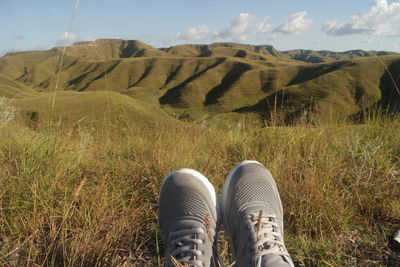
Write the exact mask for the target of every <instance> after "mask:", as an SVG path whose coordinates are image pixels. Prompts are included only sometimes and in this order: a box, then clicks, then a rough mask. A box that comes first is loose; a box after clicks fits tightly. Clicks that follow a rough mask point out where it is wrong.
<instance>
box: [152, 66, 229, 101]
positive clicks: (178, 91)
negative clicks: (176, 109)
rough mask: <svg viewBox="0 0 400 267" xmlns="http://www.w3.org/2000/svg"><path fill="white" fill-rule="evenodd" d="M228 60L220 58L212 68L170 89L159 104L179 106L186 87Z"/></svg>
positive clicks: (209, 67)
mask: <svg viewBox="0 0 400 267" xmlns="http://www.w3.org/2000/svg"><path fill="white" fill-rule="evenodd" d="M225 60H226V58H218V59H217V60H216V62H215V63H213V64H212V65H211V66H208V67H207V68H205V69H203V70H201V71H199V72H197V73H196V74H194V75H192V76H190V77H189V78H188V79H186V80H185V81H183V82H182V83H180V84H178V85H177V86H175V87H173V88H171V89H169V90H168V91H167V92H166V93H165V94H164V95H163V96H161V97H160V99H159V103H160V104H161V105H166V104H169V105H179V102H180V100H181V99H180V97H181V95H182V93H183V91H184V89H185V86H186V85H188V84H189V83H191V82H192V81H194V80H196V79H197V78H199V77H200V76H202V75H203V74H204V73H206V72H207V71H209V70H210V69H213V68H215V67H216V66H218V65H220V64H221V63H222V62H224V61H225Z"/></svg>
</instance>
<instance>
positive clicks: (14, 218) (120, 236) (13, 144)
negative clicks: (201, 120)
mask: <svg viewBox="0 0 400 267" xmlns="http://www.w3.org/2000/svg"><path fill="white" fill-rule="evenodd" d="M99 127H100V126H99ZM153 127H154V128H153V130H149V129H148V128H141V127H140V128H139V127H135V126H134V125H132V126H131V127H128V126H123V127H106V129H109V131H110V132H108V133H104V131H100V130H99V129H97V131H96V130H95V132H88V131H86V130H85V129H81V128H76V127H65V128H60V126H58V127H57V128H46V129H43V130H38V131H33V130H30V129H28V128H25V127H23V126H19V125H18V124H16V123H15V124H11V125H8V126H7V127H5V128H4V129H2V130H1V132H0V136H1V137H0V213H1V215H0V227H1V228H0V264H1V265H6V266H7V265H9V266H24V265H29V266H43V265H44V266H82V265H83V266H110V265H112V266H143V265H145V266H154V265H158V264H159V259H160V258H161V259H164V256H163V249H162V244H161V241H160V236H159V230H158V226H157V213H156V210H157V198H158V192H159V186H160V183H161V181H162V179H163V177H164V176H165V175H166V174H167V173H168V172H170V171H171V170H174V169H177V168H182V167H187V168H193V169H196V170H198V171H200V172H202V173H203V174H205V175H206V176H207V177H208V178H209V179H210V180H211V182H212V183H213V184H214V185H215V187H216V189H217V191H220V190H221V188H222V184H223V182H224V178H225V175H226V174H227V173H228V172H229V170H230V169H231V168H232V167H233V166H234V165H235V164H236V163H237V162H239V161H242V160H245V159H256V160H258V161H261V162H262V163H264V164H265V165H266V166H267V167H268V168H269V169H270V170H271V172H272V173H273V175H274V177H275V178H276V180H277V184H278V186H279V189H280V192H281V195H282V198H283V203H284V209H285V218H286V220H285V237H286V243H287V246H288V249H289V251H290V253H291V255H292V257H293V258H294V260H295V261H296V262H297V264H299V265H333V266H340V265H371V264H374V265H390V264H394V263H399V262H400V254H399V251H398V250H397V252H396V251H395V249H396V248H395V247H394V245H393V243H391V241H390V240H391V239H392V234H393V233H394V231H395V230H396V227H398V225H400V202H399V199H400V193H399V192H400V190H399V189H400V186H399V175H400V164H399V162H400V161H399V155H400V145H399V144H400V120H399V119H398V118H397V119H392V120H380V119H378V118H372V119H371V120H369V121H368V122H367V123H366V124H365V125H349V124H346V123H337V124H330V125H325V126H324V125H322V126H318V127H313V126H307V125H303V126H296V127H269V128H258V127H254V126H252V127H246V130H237V129H235V130H224V131H222V130H220V129H217V128H213V127H204V126H201V125H197V124H194V123H185V124H179V125H178V126H175V127H167V126H166V125H165V124H160V125H158V126H157V125H155V126H153ZM220 243H221V251H222V253H223V255H222V258H223V259H224V260H225V261H226V263H227V262H228V250H227V243H226V241H222V239H221V242H220ZM227 265H229V264H227Z"/></svg>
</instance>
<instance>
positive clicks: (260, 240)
mask: <svg viewBox="0 0 400 267" xmlns="http://www.w3.org/2000/svg"><path fill="white" fill-rule="evenodd" d="M246 219H248V220H249V221H250V227H251V228H252V229H254V232H255V237H256V242H255V243H254V245H253V248H252V249H253V251H255V253H254V258H253V260H254V262H256V263H257V265H256V266H260V265H261V259H262V257H263V256H265V255H268V254H275V255H278V256H289V253H288V252H287V250H286V249H285V245H284V243H283V241H282V240H283V238H282V235H281V233H280V231H279V225H278V223H276V222H275V221H276V216H275V215H268V214H267V215H262V216H261V217H260V216H259V214H258V213H251V214H248V215H246ZM258 223H260V225H259V226H258Z"/></svg>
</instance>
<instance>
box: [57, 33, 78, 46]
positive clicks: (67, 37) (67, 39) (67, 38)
mask: <svg viewBox="0 0 400 267" xmlns="http://www.w3.org/2000/svg"><path fill="white" fill-rule="evenodd" d="M75 41H76V34H75V33H73V32H64V34H63V35H62V36H61V37H60V38H58V40H57V42H56V45H58V46H64V45H71V44H73V43H74V42H75Z"/></svg>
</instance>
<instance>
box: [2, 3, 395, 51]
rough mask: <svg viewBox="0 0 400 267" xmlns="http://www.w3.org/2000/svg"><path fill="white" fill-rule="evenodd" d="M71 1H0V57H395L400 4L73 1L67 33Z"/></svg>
mask: <svg viewBox="0 0 400 267" xmlns="http://www.w3.org/2000/svg"><path fill="white" fill-rule="evenodd" d="M76 3H77V1H76V0H0V25H1V26H0V55H2V54H4V53H6V52H10V51H21V50H38V49H48V48H51V47H54V46H56V45H59V46H60V45H64V44H71V43H73V42H75V41H86V40H94V39H96V38H123V39H138V40H141V41H143V42H145V43H148V44H150V45H153V46H155V47H168V46H171V45H176V44H184V43H213V42H221V41H233V42H240V43H249V44H272V45H273V46H275V48H277V49H278V50H289V49H300V48H301V49H315V50H323V49H327V50H334V51H345V50H351V49H365V50H390V51H397V52H400V25H399V24H400V0H395V1H390V0H353V1H348V0H336V1H318V0H303V1H302V0H281V1H276V0H274V1H272V0H248V1H243V0H203V1H194V0H180V1H178V0H170V1H165V0H144V1H137V0H81V1H80V2H79V5H78V9H77V13H76V16H75V18H74V20H73V24H72V27H71V28H70V30H69V31H68V25H69V22H70V20H71V17H72V14H73V10H74V7H75V5H76Z"/></svg>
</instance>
